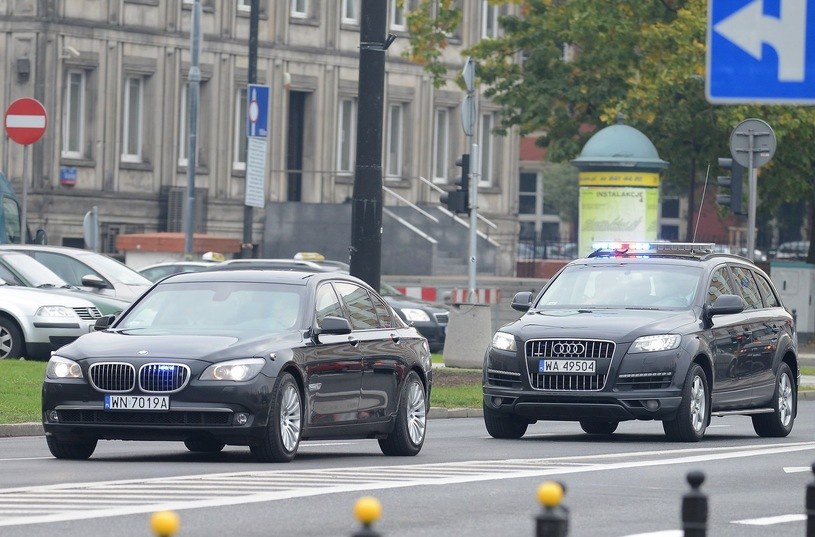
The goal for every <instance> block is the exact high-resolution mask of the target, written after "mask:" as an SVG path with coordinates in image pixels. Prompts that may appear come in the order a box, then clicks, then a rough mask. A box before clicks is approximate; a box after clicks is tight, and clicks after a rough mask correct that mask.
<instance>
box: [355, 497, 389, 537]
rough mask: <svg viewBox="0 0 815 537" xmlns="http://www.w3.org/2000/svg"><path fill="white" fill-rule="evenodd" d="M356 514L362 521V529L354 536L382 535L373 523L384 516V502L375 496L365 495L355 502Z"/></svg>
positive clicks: (373, 536) (372, 536)
mask: <svg viewBox="0 0 815 537" xmlns="http://www.w3.org/2000/svg"><path fill="white" fill-rule="evenodd" d="M354 516H355V517H357V520H359V521H360V522H362V529H361V530H359V531H358V532H356V533H354V534H353V536H352V537H380V535H379V534H378V533H377V532H375V531H374V530H372V529H371V525H372V524H373V523H374V522H376V521H377V520H379V517H380V516H382V504H381V503H379V500H377V499H376V498H374V497H373V496H363V497H362V498H360V499H359V500H357V503H355V504H354Z"/></svg>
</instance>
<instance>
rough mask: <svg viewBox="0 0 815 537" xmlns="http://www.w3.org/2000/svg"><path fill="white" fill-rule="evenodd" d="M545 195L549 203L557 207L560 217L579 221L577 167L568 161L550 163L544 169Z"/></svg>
mask: <svg viewBox="0 0 815 537" xmlns="http://www.w3.org/2000/svg"><path fill="white" fill-rule="evenodd" d="M543 177H544V181H543V183H544V187H543V196H544V200H546V203H547V204H551V205H552V206H554V207H557V210H558V214H559V215H560V217H561V218H562V219H563V220H565V221H567V222H577V212H578V206H579V204H578V197H579V193H580V187H579V185H578V176H577V169H576V168H575V167H574V166H572V165H571V164H568V163H563V162H558V163H550V164H549V165H547V166H546V167H545V168H544V170H543Z"/></svg>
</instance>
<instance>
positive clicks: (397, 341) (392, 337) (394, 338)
mask: <svg viewBox="0 0 815 537" xmlns="http://www.w3.org/2000/svg"><path fill="white" fill-rule="evenodd" d="M400 339H401V338H400V337H399V336H398V335H396V334H391V341H393V342H394V343H395V344H397V345H399V340H400Z"/></svg>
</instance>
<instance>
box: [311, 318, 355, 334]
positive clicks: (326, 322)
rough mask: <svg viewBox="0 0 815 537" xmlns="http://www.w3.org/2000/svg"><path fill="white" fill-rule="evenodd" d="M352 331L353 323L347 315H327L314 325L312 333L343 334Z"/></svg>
mask: <svg viewBox="0 0 815 537" xmlns="http://www.w3.org/2000/svg"><path fill="white" fill-rule="evenodd" d="M350 333H351V323H349V322H348V319H346V318H345V317H331V316H328V317H325V318H323V320H322V321H320V324H319V325H318V324H316V323H315V325H314V327H313V328H312V329H311V335H312V336H314V337H317V336H319V335H321V334H334V335H343V334H350Z"/></svg>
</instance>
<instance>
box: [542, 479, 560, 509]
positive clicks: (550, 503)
mask: <svg viewBox="0 0 815 537" xmlns="http://www.w3.org/2000/svg"><path fill="white" fill-rule="evenodd" d="M561 500H563V487H562V486H561V485H560V483H555V482H554V481H547V482H545V483H541V485H540V486H539V487H538V501H539V502H540V503H541V504H542V505H544V506H545V507H555V506H558V505H560V502H561Z"/></svg>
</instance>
